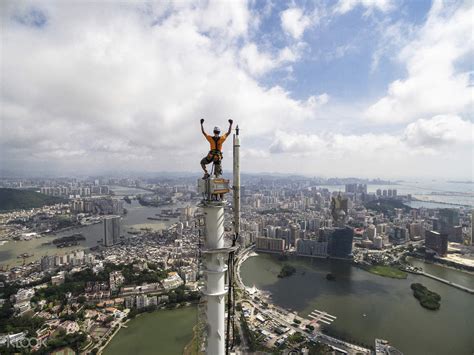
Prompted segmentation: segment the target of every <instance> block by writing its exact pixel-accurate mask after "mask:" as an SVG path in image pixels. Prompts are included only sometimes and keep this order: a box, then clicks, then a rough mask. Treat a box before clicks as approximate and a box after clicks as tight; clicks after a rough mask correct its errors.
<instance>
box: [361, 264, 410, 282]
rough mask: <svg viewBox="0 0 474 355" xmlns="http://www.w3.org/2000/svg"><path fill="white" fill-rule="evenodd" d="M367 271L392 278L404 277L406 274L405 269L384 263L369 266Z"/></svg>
mask: <svg viewBox="0 0 474 355" xmlns="http://www.w3.org/2000/svg"><path fill="white" fill-rule="evenodd" d="M368 271H369V272H371V273H372V274H375V275H379V276H383V277H391V278H393V279H406V278H407V276H408V274H407V273H406V272H405V271H402V270H400V269H397V268H395V267H392V266H386V265H376V266H371V267H370V268H369V269H368Z"/></svg>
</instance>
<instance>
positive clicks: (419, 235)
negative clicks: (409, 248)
mask: <svg viewBox="0 0 474 355" xmlns="http://www.w3.org/2000/svg"><path fill="white" fill-rule="evenodd" d="M424 236H425V231H424V228H423V224H422V223H420V222H416V223H410V239H411V240H418V239H423V237H424Z"/></svg>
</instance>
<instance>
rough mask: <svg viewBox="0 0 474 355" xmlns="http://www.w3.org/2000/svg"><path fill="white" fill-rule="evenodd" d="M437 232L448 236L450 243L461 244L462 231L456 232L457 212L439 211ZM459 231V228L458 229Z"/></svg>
mask: <svg viewBox="0 0 474 355" xmlns="http://www.w3.org/2000/svg"><path fill="white" fill-rule="evenodd" d="M438 220H439V232H440V233H445V234H447V235H448V240H449V241H450V242H457V243H461V242H462V231H461V233H459V230H456V227H457V226H459V211H458V210H456V209H454V208H443V209H441V210H439V214H438ZM458 229H459V228H458Z"/></svg>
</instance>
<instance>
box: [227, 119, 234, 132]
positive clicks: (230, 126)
mask: <svg viewBox="0 0 474 355" xmlns="http://www.w3.org/2000/svg"><path fill="white" fill-rule="evenodd" d="M233 123H234V121H233V120H229V129H228V130H227V135H230V132H231V131H232V124H233Z"/></svg>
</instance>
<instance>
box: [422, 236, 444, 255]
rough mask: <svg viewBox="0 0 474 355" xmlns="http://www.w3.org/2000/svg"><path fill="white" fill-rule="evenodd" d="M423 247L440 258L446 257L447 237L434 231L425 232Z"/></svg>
mask: <svg viewBox="0 0 474 355" xmlns="http://www.w3.org/2000/svg"><path fill="white" fill-rule="evenodd" d="M425 247H426V248H427V249H429V250H432V251H434V252H436V253H437V254H438V255H440V256H446V254H447V253H448V235H447V234H444V233H439V232H436V231H426V232H425Z"/></svg>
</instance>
